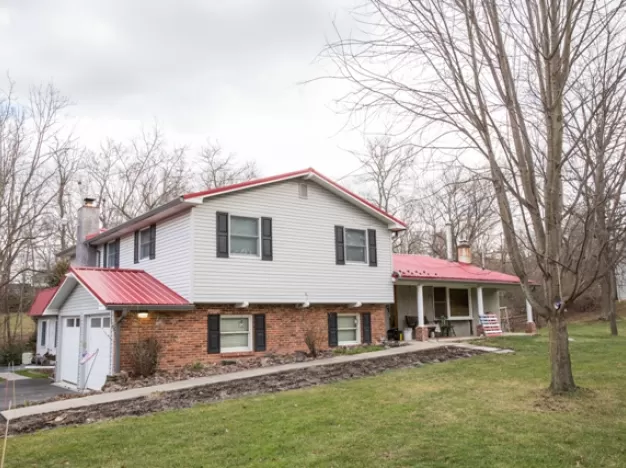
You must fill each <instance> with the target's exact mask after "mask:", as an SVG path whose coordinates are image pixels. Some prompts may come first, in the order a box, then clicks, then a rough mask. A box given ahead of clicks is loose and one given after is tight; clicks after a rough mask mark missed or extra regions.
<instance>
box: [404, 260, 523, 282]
mask: <svg viewBox="0 0 626 468" xmlns="http://www.w3.org/2000/svg"><path fill="white" fill-rule="evenodd" d="M393 272H394V275H397V277H400V278H402V279H429V280H436V281H454V282H468V283H498V284H520V280H519V278H518V277H517V276H514V275H507V274H506V273H500V272H498V271H492V270H484V269H482V268H480V267H479V266H476V265H471V264H467V263H459V262H450V261H448V260H443V259H441V258H434V257H428V256H427V255H406V254H394V256H393Z"/></svg>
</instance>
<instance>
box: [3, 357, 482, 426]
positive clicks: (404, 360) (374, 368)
mask: <svg viewBox="0 0 626 468" xmlns="http://www.w3.org/2000/svg"><path fill="white" fill-rule="evenodd" d="M477 354H483V352H482V351H479V350H473V349H467V348H457V347H443V348H436V349H430V350H424V351H418V352H413V353H406V354H398V355H394V356H383V357H374V358H372V359H365V360H362V361H353V362H346V363H335V364H327V365H322V366H315V367H309V368H305V369H297V370H291V371H285V372H278V373H275V374H270V375H264V376H259V377H251V378H246V379H239V380H234V381H230V382H222V383H216V384H210V385H204V386H200V387H194V388H190V389H185V390H178V391H173V392H162V393H158V394H154V395H150V396H147V397H140V398H135V399H132V400H124V401H117V402H111V403H103V404H101V405H93V406H88V407H84V408H74V409H68V410H65V411H58V412H54V413H46V414H42V415H33V416H25V417H23V418H19V419H15V420H12V421H11V425H10V426H9V433H10V434H23V433H28V432H35V431H37V430H40V429H46V428H54V427H60V426H69V425H76V424H86V423H92V422H96V421H103V420H107V419H112V418H119V417H122V416H139V415H142V414H148V413H154V412H157V411H164V410H172V409H182V408H189V407H191V406H194V405H196V404H198V403H211V402H216V401H221V400H226V399H231V398H237V397H241V396H248V395H258V394H262V393H273V392H280V391H284V390H292V389H297V388H304V387H311V386H315V385H320V384H325V383H330V382H336V381H339V380H346V379H353V378H359V377H366V376H371V375H376V374H380V373H382V372H384V371H386V370H389V369H398V368H403V367H418V366H422V365H424V364H428V363H438V362H443V361H448V360H451V359H459V358H468V357H471V356H474V355H477Z"/></svg>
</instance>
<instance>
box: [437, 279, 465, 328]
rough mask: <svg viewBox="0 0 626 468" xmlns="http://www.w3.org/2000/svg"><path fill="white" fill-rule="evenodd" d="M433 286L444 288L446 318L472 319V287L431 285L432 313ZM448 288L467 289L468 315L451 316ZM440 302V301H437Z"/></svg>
mask: <svg viewBox="0 0 626 468" xmlns="http://www.w3.org/2000/svg"><path fill="white" fill-rule="evenodd" d="M435 288H446V318H447V319H448V320H450V321H455V320H465V321H467V320H472V318H473V311H472V288H470V287H462V286H454V287H449V286H433V301H432V302H433V314H434V313H435ZM450 289H465V290H467V299H468V305H469V308H468V310H469V315H463V316H458V317H457V316H454V317H453V316H452V315H451V314H450ZM439 302H441V301H439ZM435 318H437V316H435Z"/></svg>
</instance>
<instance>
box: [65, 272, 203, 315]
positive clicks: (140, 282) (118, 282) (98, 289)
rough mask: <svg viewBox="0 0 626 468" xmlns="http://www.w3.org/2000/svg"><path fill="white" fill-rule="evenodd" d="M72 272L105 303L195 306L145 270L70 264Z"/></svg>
mask: <svg viewBox="0 0 626 468" xmlns="http://www.w3.org/2000/svg"><path fill="white" fill-rule="evenodd" d="M70 273H72V274H73V275H74V276H75V277H76V279H77V280H78V281H80V283H81V284H83V285H84V286H85V287H86V288H87V289H88V290H89V291H90V292H91V294H93V295H94V296H95V297H96V299H98V301H100V303H101V304H102V305H104V306H106V307H109V306H128V307H146V306H155V307H175V308H180V307H181V306H189V307H192V306H193V305H192V304H191V303H190V302H188V301H187V300H186V299H185V298H184V297H182V296H180V295H179V294H177V293H176V292H174V291H172V290H171V289H170V288H168V287H167V286H165V285H164V284H163V283H161V282H160V281H159V280H157V279H156V278H155V277H153V276H151V275H149V274H148V273H146V272H145V271H143V270H127V269H112V268H87V267H71V268H70Z"/></svg>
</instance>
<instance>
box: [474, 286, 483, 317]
mask: <svg viewBox="0 0 626 468" xmlns="http://www.w3.org/2000/svg"><path fill="white" fill-rule="evenodd" d="M476 302H477V303H478V316H479V317H480V316H481V315H485V303H484V302H483V287H482V286H478V287H477V288H476Z"/></svg>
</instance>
